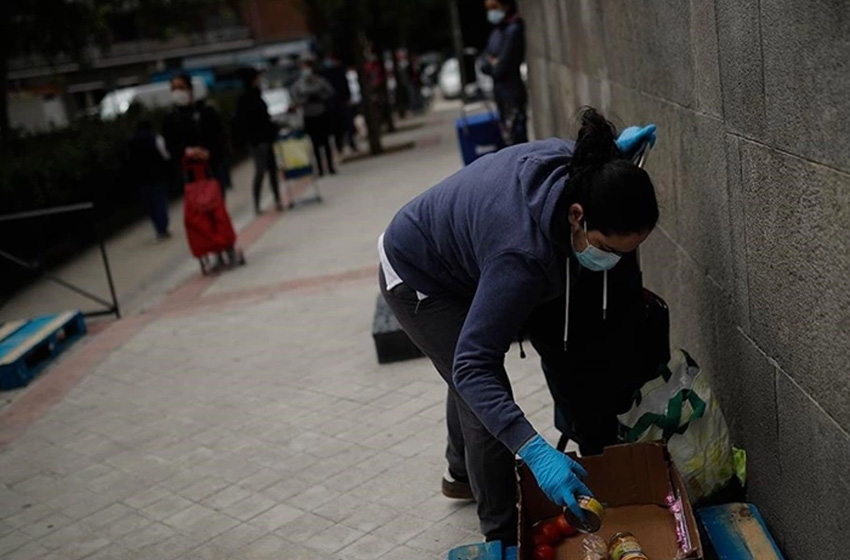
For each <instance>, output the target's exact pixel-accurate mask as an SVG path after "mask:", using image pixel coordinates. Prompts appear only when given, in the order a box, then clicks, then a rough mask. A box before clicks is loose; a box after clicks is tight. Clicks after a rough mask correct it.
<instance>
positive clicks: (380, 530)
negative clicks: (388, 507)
mask: <svg viewBox="0 0 850 560" xmlns="http://www.w3.org/2000/svg"><path fill="white" fill-rule="evenodd" d="M430 526H431V523H429V522H428V521H426V520H425V519H422V518H421V517H415V516H413V515H409V514H406V513H399V514H398V515H396V516H395V517H394V518H393V519H391V520H390V521H389V522H387V523H385V524H384V525H381V526H380V527H377V528H375V530H374V531H372V534H374V535H377V536H379V537H383V538H385V539H387V540H390V541H393V542H395V543H397V544H404V543H406V542H408V541H410V540H411V539H412V538H414V537H416V536H417V535H419V534H420V533H422V532H423V531H425V530H426V529H428V528H429V527H430Z"/></svg>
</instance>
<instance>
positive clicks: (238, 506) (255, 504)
mask: <svg viewBox="0 0 850 560" xmlns="http://www.w3.org/2000/svg"><path fill="white" fill-rule="evenodd" d="M275 505H277V502H276V501H275V500H272V499H271V498H267V497H265V496H263V495H261V494H253V495H251V496H249V497H247V498H245V499H244V500H242V501H240V502H237V503H235V504H233V505H231V506H228V507H227V508H224V509H223V511H224V513H226V514H227V515H229V516H230V517H235V518H236V519H239V520H240V521H248V520H250V519H253V518H254V517H257V516H258V515H260V514H261V513H263V512H266V511H268V510H270V509H271V508H273V507H274V506H275Z"/></svg>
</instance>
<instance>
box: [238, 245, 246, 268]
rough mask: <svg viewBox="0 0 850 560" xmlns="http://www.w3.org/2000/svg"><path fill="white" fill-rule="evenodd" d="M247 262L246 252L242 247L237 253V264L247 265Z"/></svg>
mask: <svg viewBox="0 0 850 560" xmlns="http://www.w3.org/2000/svg"><path fill="white" fill-rule="evenodd" d="M246 262H247V261H246V260H245V253H244V252H243V251H242V250H241V249H240V250H239V252H238V253H237V257H236V264H238V265H239V266H245V264H246Z"/></svg>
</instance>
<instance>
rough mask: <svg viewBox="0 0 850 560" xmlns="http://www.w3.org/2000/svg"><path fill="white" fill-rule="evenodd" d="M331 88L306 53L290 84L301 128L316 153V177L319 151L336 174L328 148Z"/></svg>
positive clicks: (329, 145) (323, 170) (332, 173)
mask: <svg viewBox="0 0 850 560" xmlns="http://www.w3.org/2000/svg"><path fill="white" fill-rule="evenodd" d="M334 95H335V94H334V88H333V86H331V84H330V83H328V81H327V80H326V79H325V78H323V77H322V76H320V75H319V74H317V73H316V70H315V59H314V58H313V56H312V55H305V56H304V57H303V58H302V59H301V76H300V77H299V78H298V81H296V82H295V83H294V84H293V85H292V98H293V99H294V100H295V103H296V104H297V106H298V107H299V108H300V109H301V112H302V113H303V115H304V131H305V132H306V133H307V134H308V135H309V136H310V140H311V141H312V142H313V153H314V155H315V156H316V167H318V168H319V176H320V177H321V176H324V174H325V168H324V166H323V165H322V153H324V154H325V159H326V161H327V164H328V171H330V173H331V175H336V168H335V167H334V156H333V152H332V151H331V144H330V135H331V111H330V110H331V105H332V103H333V99H334Z"/></svg>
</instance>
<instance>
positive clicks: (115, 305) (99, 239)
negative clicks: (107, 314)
mask: <svg viewBox="0 0 850 560" xmlns="http://www.w3.org/2000/svg"><path fill="white" fill-rule="evenodd" d="M97 244H98V245H100V256H101V257H102V258H103V268H105V269H106V281H107V282H108V283H109V294H110V295H111V296H112V310H113V311H114V312H115V318H116V319H120V318H121V310H120V309H119V308H118V296H116V295H115V282H113V280H112V269H111V268H109V257H107V256H106V246H105V245H104V244H103V236H102V235H100V232H98V233H97Z"/></svg>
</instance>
